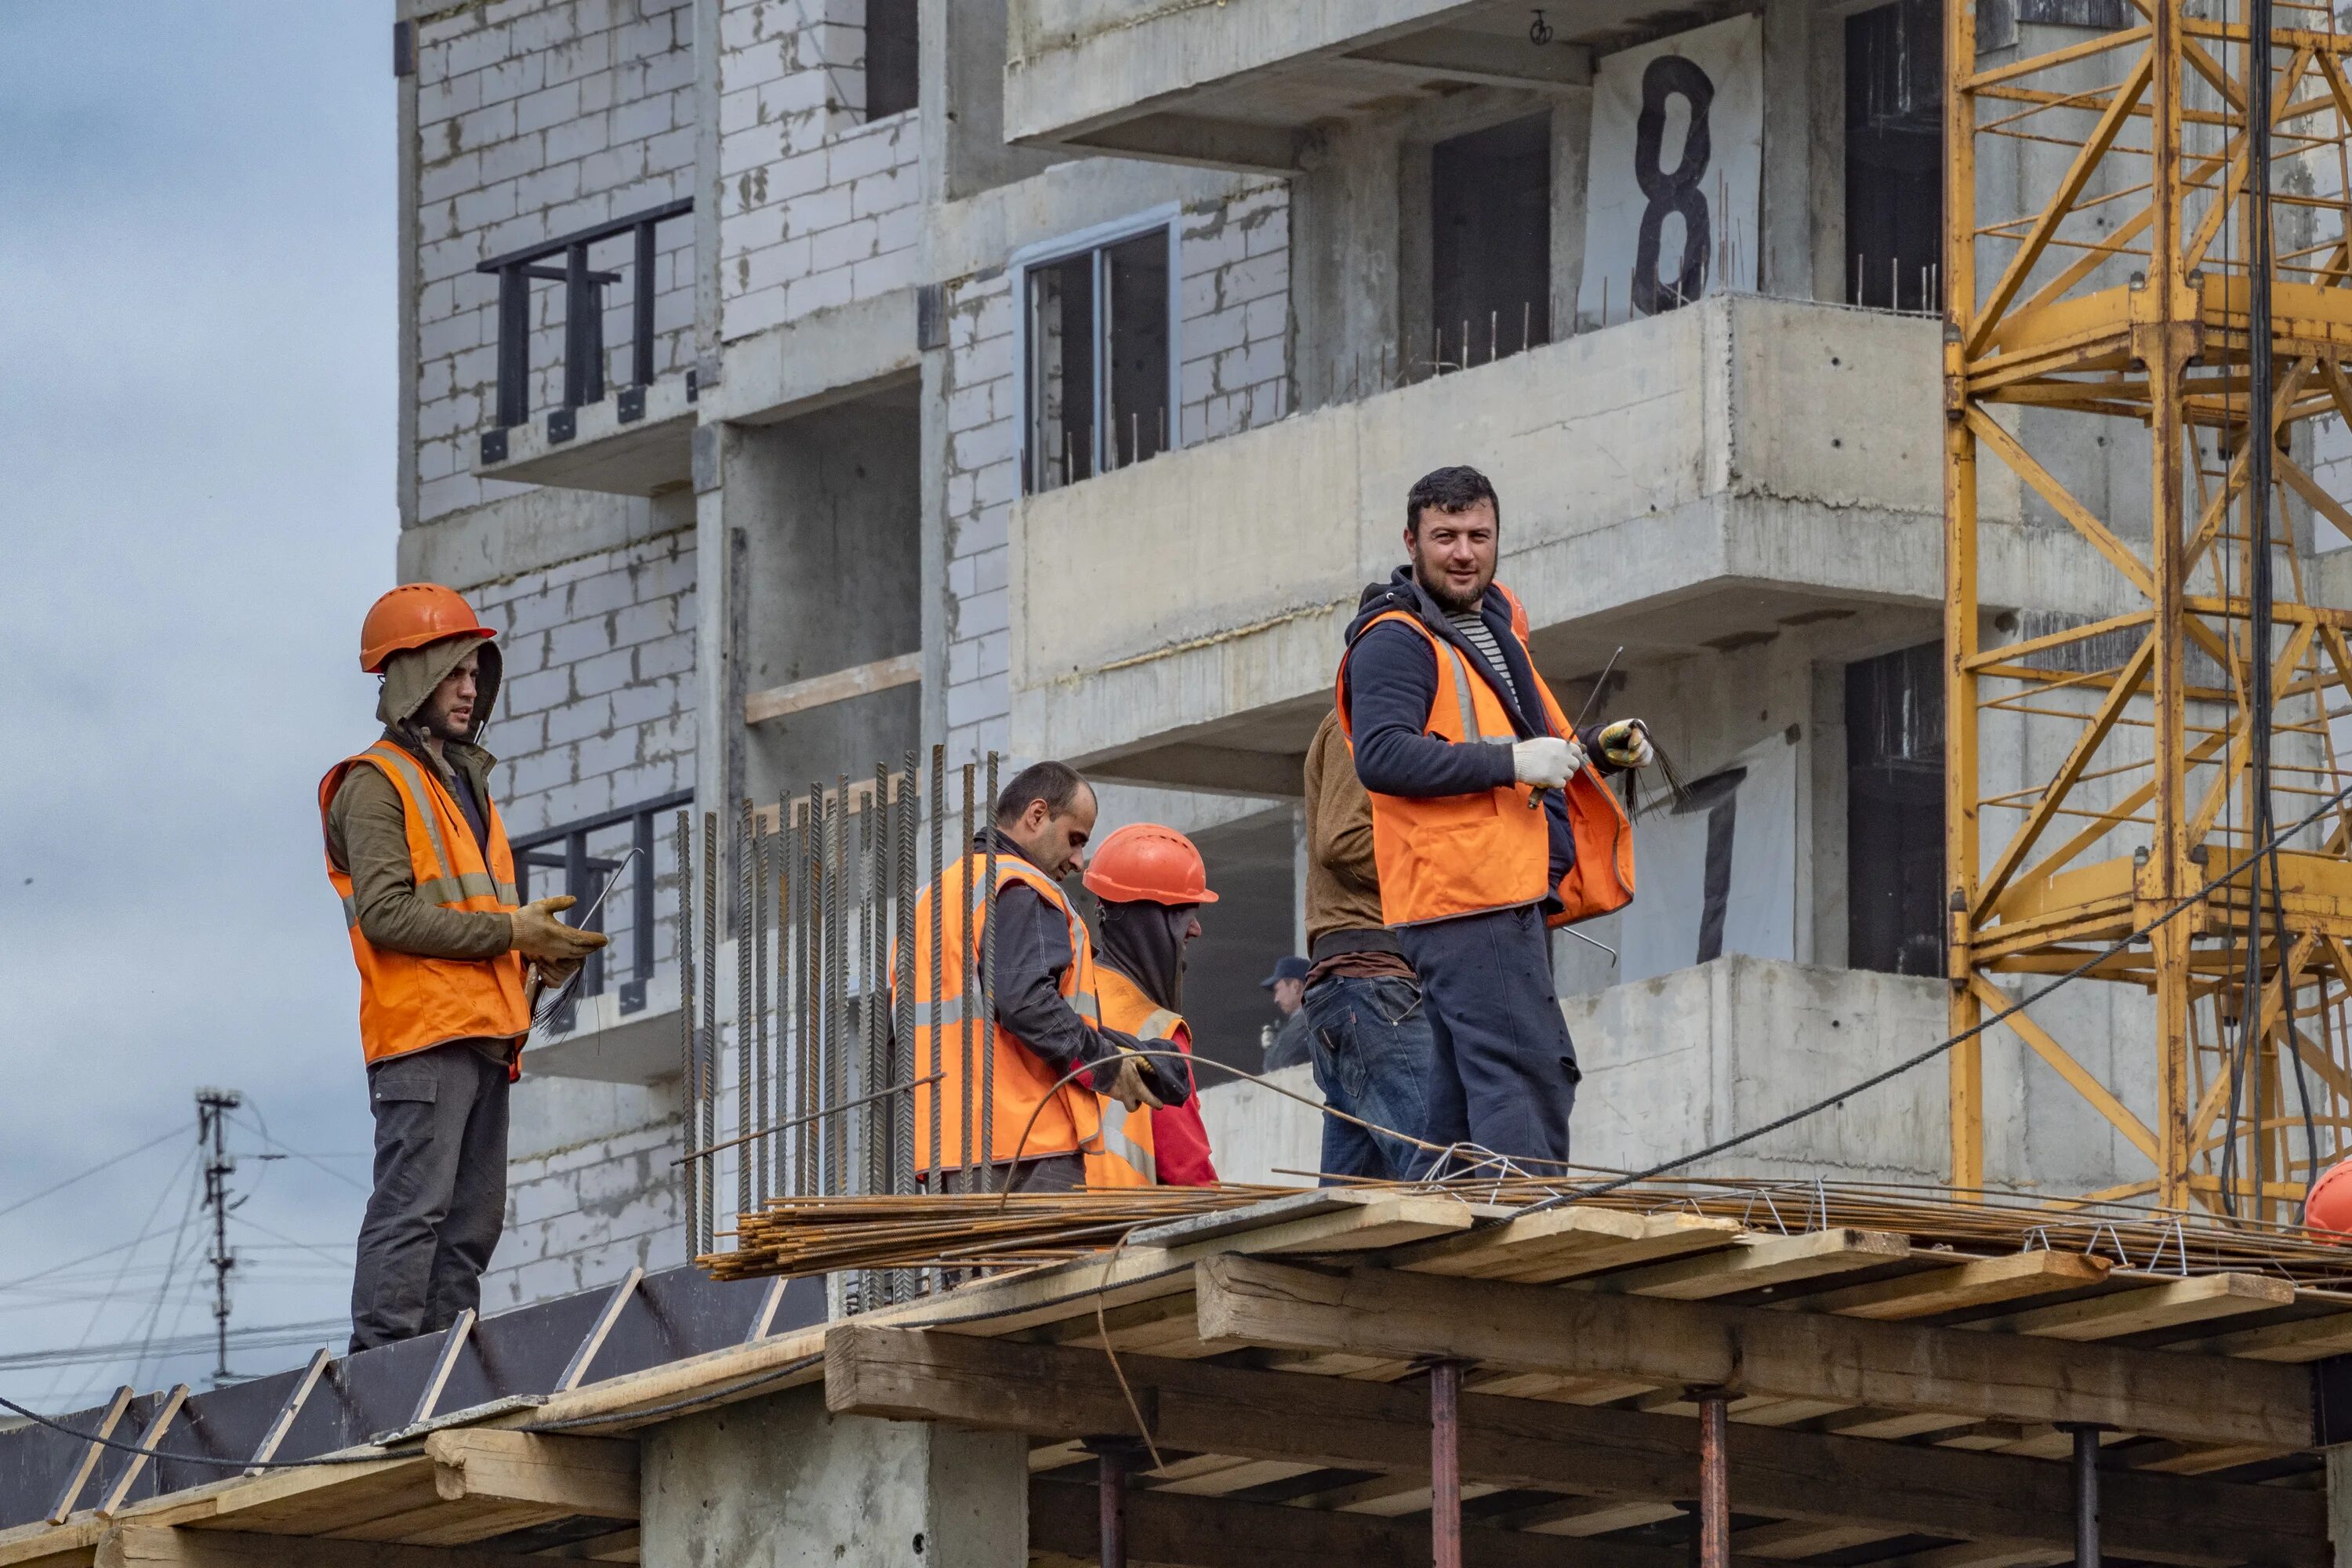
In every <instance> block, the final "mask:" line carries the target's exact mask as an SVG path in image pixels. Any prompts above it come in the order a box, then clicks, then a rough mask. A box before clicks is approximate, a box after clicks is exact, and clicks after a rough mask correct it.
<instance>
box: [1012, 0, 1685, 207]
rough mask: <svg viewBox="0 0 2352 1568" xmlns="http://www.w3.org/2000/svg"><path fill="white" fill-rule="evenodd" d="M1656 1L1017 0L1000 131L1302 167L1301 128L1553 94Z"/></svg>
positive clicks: (1653, 10)
mask: <svg viewBox="0 0 2352 1568" xmlns="http://www.w3.org/2000/svg"><path fill="white" fill-rule="evenodd" d="M1668 14H1671V15H1673V16H1684V17H1687V16H1689V14H1690V13H1689V12H1688V11H1687V10H1686V9H1672V8H1670V7H1667V6H1664V5H1660V4H1659V3H1658V0H1581V3H1580V4H1577V5H1554V6H1551V7H1549V8H1548V9H1547V11H1546V16H1547V26H1549V29H1550V35H1551V36H1550V37H1549V39H1548V40H1547V41H1546V42H1545V43H1543V44H1541V45H1538V44H1537V43H1535V42H1534V41H1533V40H1532V39H1531V37H1530V36H1529V27H1530V24H1531V22H1532V19H1533V16H1534V13H1533V12H1532V10H1531V9H1530V8H1529V7H1528V6H1526V5H1517V4H1496V3H1494V0H1484V3H1481V4H1475V5H1464V4H1462V3H1461V0H1218V4H1216V5H1166V4H1163V3H1161V0H1012V3H1011V9H1010V15H1009V16H1008V28H1007V48H1006V60H1005V71H1004V131H1005V139H1006V140H1007V141H1012V142H1027V143H1030V144H1032V145H1038V146H1062V147H1070V148H1082V149H1087V150H1090V151H1098V152H1107V153H1128V154H1131V155H1136V156H1142V157H1150V158H1162V159H1166V160H1169V161H1171V162H1176V163H1206V164H1211V165H1213V166H1217V167H1222V168H1239V169H1272V170H1288V169H1294V168H1297V166H1298V153H1299V148H1300V144H1301V142H1300V137H1301V133H1302V132H1306V131H1307V129H1308V128H1309V127H1312V126H1318V125H1325V124H1328V123H1330V122H1333V121H1345V120H1347V119H1349V118H1351V117H1354V116H1358V115H1361V114H1365V113H1373V112H1388V111H1391V110H1396V109H1398V108H1400V107H1403V106H1407V105H1410V104H1412V103H1413V102H1415V101H1417V100H1421V99H1424V98H1434V97H1438V96H1442V95H1444V94H1448V93H1453V92H1457V91H1460V90H1461V89H1463V88H1465V87H1473V86H1484V87H1503V88H1517V89H1532V90H1535V91H1538V92H1557V91H1559V90H1562V89H1570V88H1575V87H1580V86H1582V85H1584V84H1586V83H1589V82H1590V81H1591V79H1592V52H1591V46H1592V45H1594V44H1597V43H1603V42H1607V41H1610V40H1612V39H1614V38H1618V37H1622V36H1626V35H1627V34H1628V30H1629V29H1632V28H1634V27H1638V26H1640V25H1641V24H1642V23H1643V21H1644V20H1645V19H1649V18H1654V17H1658V16H1665V15H1668Z"/></svg>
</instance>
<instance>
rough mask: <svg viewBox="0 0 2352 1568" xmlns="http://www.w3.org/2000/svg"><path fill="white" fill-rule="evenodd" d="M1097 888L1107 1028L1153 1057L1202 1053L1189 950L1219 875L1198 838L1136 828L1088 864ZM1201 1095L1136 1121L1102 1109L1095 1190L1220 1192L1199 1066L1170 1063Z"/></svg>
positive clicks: (1109, 842) (1091, 1164) (1090, 882)
mask: <svg viewBox="0 0 2352 1568" xmlns="http://www.w3.org/2000/svg"><path fill="white" fill-rule="evenodd" d="M1086 884H1087V891H1088V892H1089V893H1092V894H1093V895H1094V896H1095V903H1096V907H1097V909H1098V910H1101V914H1102V952H1101V953H1100V954H1099V956H1098V958H1097V963H1096V964H1095V992H1096V994H1097V995H1098V996H1099V997H1100V998H1101V999H1102V1021H1103V1023H1104V1024H1105V1025H1106V1026H1108V1027H1110V1028H1113V1029H1117V1030H1118V1031H1119V1032H1121V1033H1122V1034H1126V1035H1131V1036H1133V1037H1135V1038H1136V1039H1137V1040H1139V1041H1140V1042H1141V1043H1142V1045H1143V1047H1144V1048H1145V1049H1147V1050H1174V1051H1180V1052H1181V1053H1183V1054H1184V1055H1185V1056H1187V1057H1189V1056H1191V1055H1192V1028H1191V1026H1189V1025H1187V1024H1186V1023H1185V1022H1184V1015H1183V1014H1182V1012H1181V1011H1180V1010H1179V1009H1181V1007H1182V1006H1183V1005H1184V949H1185V947H1186V946H1187V945H1189V944H1190V943H1191V942H1192V939H1193V938H1194V937H1196V936H1199V935H1200V934H1201V920H1200V911H1201V906H1202V904H1213V903H1215V902H1216V901H1217V895H1216V894H1214V893H1213V892H1211V891H1210V890H1209V870H1208V868H1207V867H1206V866H1205V865H1203V864H1202V861H1201V851H1200V850H1199V848H1197V847H1195V846H1194V845H1193V843H1192V840H1191V839H1190V838H1187V837H1184V835H1182V834H1181V833H1179V832H1177V831H1176V830H1175V829H1174V828H1172V827H1163V826H1160V824H1159V823H1156V822H1132V823H1129V824H1128V826H1125V827H1122V828H1120V829H1118V831H1117V832H1116V833H1113V834H1112V835H1111V836H1110V837H1108V838H1106V839H1104V840H1103V841H1102V847H1100V848H1099V849H1097V850H1096V851H1095V853H1094V857H1093V858H1092V859H1091V860H1089V861H1088V862H1087V875H1086ZM1159 1065H1160V1067H1161V1068H1163V1069H1164V1070H1166V1071H1168V1072H1171V1073H1181V1074H1182V1075H1183V1079H1184V1082H1185V1084H1186V1085H1187V1086H1188V1087H1189V1088H1190V1089H1192V1090H1193V1091H1194V1092H1192V1093H1191V1094H1189V1095H1187V1096H1186V1098H1185V1099H1184V1100H1183V1101H1182V1103H1181V1104H1177V1105H1160V1106H1153V1107H1150V1108H1147V1109H1144V1110H1138V1111H1136V1112H1134V1113H1132V1114H1130V1113H1129V1111H1128V1110H1127V1109H1126V1108H1125V1107H1124V1106H1122V1105H1120V1104H1119V1102H1118V1100H1111V1099H1108V1098H1106V1099H1105V1100H1103V1105H1102V1132H1103V1137H1102V1142H1103V1147H1102V1152H1100V1153H1099V1154H1090V1155H1089V1156H1088V1157H1087V1185H1088V1186H1090V1187H1110V1186H1150V1185H1152V1184H1155V1183H1156V1184H1160V1185H1161V1186H1170V1187H1205V1186H1210V1185H1213V1184H1215V1182H1216V1179H1217V1168H1216V1166H1215V1164H1214V1163H1213V1162H1212V1161H1211V1159H1210V1155H1209V1130H1208V1128H1207V1127H1205V1126H1203V1125H1202V1121H1201V1101H1200V1095H1199V1093H1198V1089H1199V1085H1198V1084H1197V1083H1195V1082H1194V1081H1193V1078H1192V1063H1191V1062H1189V1061H1186V1062H1177V1061H1170V1060H1167V1059H1164V1058H1163V1059H1161V1060H1160V1064H1159Z"/></svg>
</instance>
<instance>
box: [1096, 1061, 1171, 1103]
mask: <svg viewBox="0 0 2352 1568" xmlns="http://www.w3.org/2000/svg"><path fill="white" fill-rule="evenodd" d="M1104 1066H1108V1064H1107V1063H1106V1064H1102V1065H1098V1066H1097V1068H1095V1082H1096V1083H1097V1084H1100V1083H1102V1082H1103V1079H1104V1072H1103V1067H1104ZM1149 1070H1150V1068H1149V1061H1148V1059H1147V1058H1143V1057H1139V1056H1138V1055H1136V1054H1135V1053H1134V1052H1133V1051H1130V1050H1129V1049H1128V1048H1127V1047H1124V1046H1122V1047H1119V1052H1118V1067H1117V1068H1115V1069H1113V1071H1112V1073H1111V1074H1110V1083H1109V1087H1108V1088H1107V1089H1103V1090H1102V1092H1103V1093H1104V1094H1106V1095H1108V1096H1109V1097H1110V1098H1111V1099H1113V1100H1118V1102H1119V1103H1120V1104H1121V1105H1123V1106H1125V1107H1127V1109H1128V1110H1141V1109H1143V1108H1144V1107H1146V1106H1149V1107H1150V1109H1152V1110H1159V1109H1160V1103H1161V1102H1160V1097H1159V1096H1157V1095H1155V1094H1153V1093H1152V1092H1151V1089H1150V1077H1149Z"/></svg>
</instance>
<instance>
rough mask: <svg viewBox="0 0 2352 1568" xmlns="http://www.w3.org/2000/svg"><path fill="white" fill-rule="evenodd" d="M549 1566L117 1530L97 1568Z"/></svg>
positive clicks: (279, 1538)
mask: <svg viewBox="0 0 2352 1568" xmlns="http://www.w3.org/2000/svg"><path fill="white" fill-rule="evenodd" d="M548 1562H549V1560H548V1559H547V1558H544V1557H523V1556H518V1555H516V1554H514V1553H512V1552H466V1551H459V1550H453V1549H452V1548H449V1547H446V1546H400V1545H395V1544H394V1543H392V1542H382V1541H328V1540H323V1539H320V1538H317V1537H310V1536H298V1535H251V1534H247V1533H245V1532H243V1531H230V1530H159V1529H154V1528H152V1527H148V1528H142V1527H139V1526H121V1527H118V1528H116V1529H114V1530H111V1531H108V1532H107V1534H106V1535H105V1537H104V1538H103V1539H101V1540H100V1542H99V1543H98V1568H547V1564H548Z"/></svg>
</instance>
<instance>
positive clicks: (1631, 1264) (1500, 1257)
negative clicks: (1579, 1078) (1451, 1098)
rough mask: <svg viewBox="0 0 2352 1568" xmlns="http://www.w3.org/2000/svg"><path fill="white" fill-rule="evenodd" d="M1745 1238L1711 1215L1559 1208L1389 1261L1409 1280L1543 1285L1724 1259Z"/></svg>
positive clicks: (1433, 1244) (1436, 1243) (1432, 1243)
mask: <svg viewBox="0 0 2352 1568" xmlns="http://www.w3.org/2000/svg"><path fill="white" fill-rule="evenodd" d="M1743 1234H1745V1233H1744V1232H1743V1231H1742V1230H1741V1228H1740V1226H1739V1223H1738V1221H1737V1220H1729V1219H1720V1218H1717V1217H1715V1216H1713V1215H1688V1214H1670V1215H1633V1214H1625V1213H1622V1212H1621V1211H1619V1210H1616V1209H1598V1208H1574V1207H1571V1208H1558V1209H1547V1210H1545V1211H1544V1212H1543V1213H1542V1214H1531V1215H1520V1216H1518V1217H1517V1218H1515V1219H1511V1220H1507V1221H1506V1222H1504V1223H1503V1224H1501V1225H1498V1226H1492V1227H1490V1228H1487V1229H1484V1230H1476V1231H1471V1232H1468V1233H1467V1234H1465V1235H1462V1236H1455V1237H1444V1238H1443V1239H1440V1240H1435V1241H1428V1242H1424V1243H1423V1244H1422V1245H1420V1246H1418V1247H1412V1248H1410V1249H1408V1250H1406V1251H1404V1252H1401V1253H1399V1254H1398V1255H1397V1256H1396V1257H1395V1258H1391V1260H1390V1261H1391V1263H1392V1264H1393V1265H1394V1266H1395V1267H1396V1268H1402V1269H1405V1270H1407V1271H1409V1272H1411V1273H1414V1274H1443V1275H1448V1276H1452V1277H1454V1278H1457V1279H1516V1280H1519V1281H1521V1282H1523V1283H1528V1284H1540V1283H1549V1282H1551V1281H1555V1280H1560V1279H1582V1278H1585V1277H1587V1276H1590V1275H1594V1274H1604V1273H1609V1272H1611V1271H1613V1270H1615V1269H1620V1268H1636V1267H1639V1266H1641V1265H1643V1264H1652V1263H1661V1262H1664V1261H1666V1260H1667V1259H1670V1258H1687V1257H1690V1256H1693V1255H1694V1254H1698V1253H1707V1252H1721V1251H1724V1250H1725V1249H1727V1248H1728V1247H1731V1246H1732V1244H1733V1243H1734V1241H1735V1240H1736V1239H1737V1238H1738V1237H1740V1236H1741V1235H1743Z"/></svg>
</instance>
